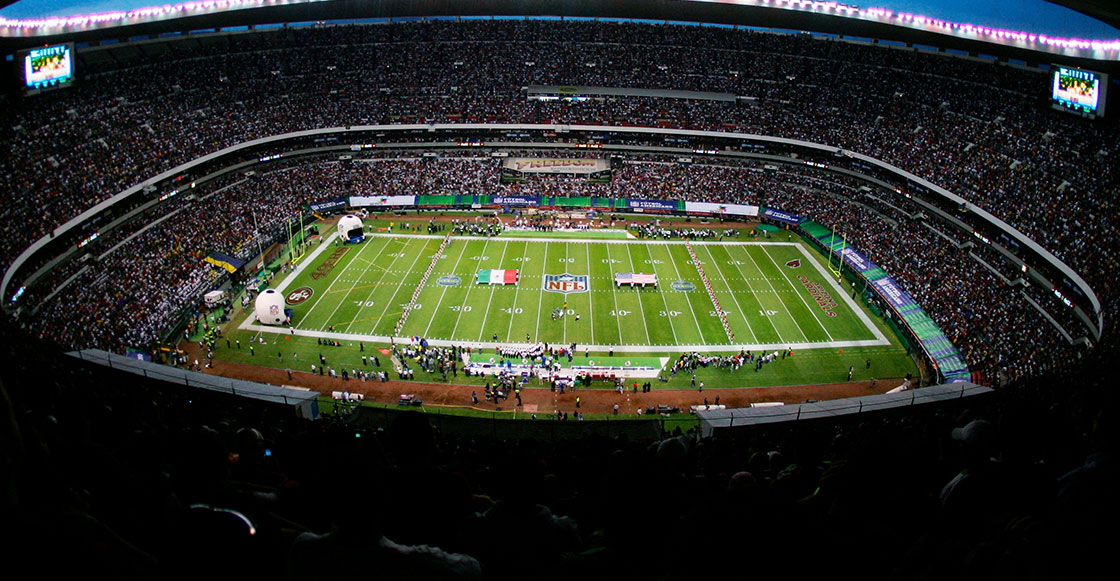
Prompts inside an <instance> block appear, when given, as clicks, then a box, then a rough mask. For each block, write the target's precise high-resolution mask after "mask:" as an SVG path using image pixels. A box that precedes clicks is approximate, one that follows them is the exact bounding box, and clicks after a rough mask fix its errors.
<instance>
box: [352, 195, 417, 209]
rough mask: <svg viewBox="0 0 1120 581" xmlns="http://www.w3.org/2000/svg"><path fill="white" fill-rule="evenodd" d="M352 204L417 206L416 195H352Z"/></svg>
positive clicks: (366, 205)
mask: <svg viewBox="0 0 1120 581" xmlns="http://www.w3.org/2000/svg"><path fill="white" fill-rule="evenodd" d="M350 205H351V206H353V207H355V208H363V207H370V206H381V207H386V206H415V205H416V196H350Z"/></svg>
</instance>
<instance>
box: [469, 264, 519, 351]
mask: <svg viewBox="0 0 1120 581" xmlns="http://www.w3.org/2000/svg"><path fill="white" fill-rule="evenodd" d="M508 250H509V242H506V243H505V244H503V245H502V257H501V258H499V259H498V266H502V265H504V264H505V261H506V252H507V251H508ZM497 289H498V287H497V286H495V285H493V284H491V285H490V298H489V299H487V300H486V310H485V311H484V312H483V313H482V325H481V326H480V327H479V328H478V340H479V341H481V340H482V334H483V333H485V332H486V320H487V319H489V318H490V305H492V304H493V303H494V291H495V290H497ZM514 292H517V290H516V288H515V290H514ZM507 337H508V335H507Z"/></svg>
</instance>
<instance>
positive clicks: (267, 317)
mask: <svg viewBox="0 0 1120 581" xmlns="http://www.w3.org/2000/svg"><path fill="white" fill-rule="evenodd" d="M255 306H256V310H257V320H258V321H260V322H261V323H263V324H265V325H283V324H284V319H285V317H284V295H282V294H280V293H278V292H276V290H275V289H268V290H266V291H264V292H262V293H261V294H259V295H257V302H256V304H255Z"/></svg>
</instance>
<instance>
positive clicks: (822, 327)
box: [762, 246, 844, 341]
mask: <svg viewBox="0 0 1120 581" xmlns="http://www.w3.org/2000/svg"><path fill="white" fill-rule="evenodd" d="M762 252H763V253H764V254H766V258H769V259H770V262H771V263H772V264H773V265H774V268H776V269H778V272H780V273H782V274H783V275H785V277H786V282H788V283H789V284H790V286H792V287H793V288H797V285H795V284H794V283H793V281H792V280H790V278H789V275H788V274H786V272H785V271H784V270H782V267H780V266H778V262H777V261H775V260H774V257H773V256H771V255H770V252H769V251H768V250H766V247H765V246H763V247H762ZM826 280H831V279H826ZM840 294H844V293H843V292H841V293H840ZM797 297H798V298H799V299H801V303H802V304H804V305H805V308H806V309H809V312H810V313H812V314H813V318H814V319H816V321H817V324H818V325H820V326H821V330H822V331H824V334H825V335H826V336H827V337H828V340H829V341H832V340H833V339H832V333H829V332H828V329H827V328H825V326H824V323H823V322H822V321H821V318H820V315H818V314H817V310H818V309H814V308H813V307H811V306H809V301H807V300H805V295H803V294H801V292H800V291H799V292H798V293H797ZM802 333H804V331H802ZM805 339H806V340H808V339H809V336H808V335H806V336H805Z"/></svg>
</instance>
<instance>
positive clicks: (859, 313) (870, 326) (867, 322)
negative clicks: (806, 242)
mask: <svg viewBox="0 0 1120 581" xmlns="http://www.w3.org/2000/svg"><path fill="white" fill-rule="evenodd" d="M797 249H798V250H800V251H801V255H802V256H804V257H805V259H806V260H808V261H809V264H812V265H813V268H815V269H816V270H817V272H819V273H820V274H821V276H823V277H824V279H825V280H827V281H831V280H832V276H831V275H830V274H828V273H827V271H825V269H824V267H823V266H821V263H820V262H818V261H817V260H816V257H814V256H813V255H812V254H811V253H810V252H809V251H808V249H806V248H805V247H804V246H802V245H800V244H798V245H797ZM832 288H834V289H836V291H837V292H838V293H839V294H840V298H841V299H842V300H843V301H844V303H845V304H846V305H848V307H850V308H851V309H852V312H853V313H855V314H856V317H857V318H859V320H860V321H861V322H863V324H864V326H866V327H867V330H869V331H871V334H872V335H874V336H875V338H876V339H877V340H879V341H882V342H884V344H887V343H889V341H888V340H887V337H886V336H885V335H883V332H882V331H880V330H879V327H877V326H875V323H873V322H872V321H871V319H870V318H869V317H868V316H867V313H865V312H863V309H861V308H859V305H857V304H856V301H855V300H854V299H852V298H851V297H849V296H848V293H846V292H844V288H843V287H842V286H840V285H835V286H833V287H832Z"/></svg>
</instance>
